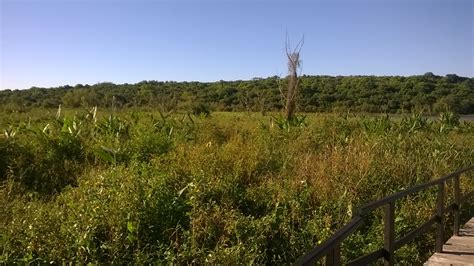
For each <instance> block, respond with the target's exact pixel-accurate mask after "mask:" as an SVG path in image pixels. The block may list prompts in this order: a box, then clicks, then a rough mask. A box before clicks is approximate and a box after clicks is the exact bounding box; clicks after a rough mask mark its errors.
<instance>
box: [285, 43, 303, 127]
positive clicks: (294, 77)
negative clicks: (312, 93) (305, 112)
mask: <svg viewBox="0 0 474 266" xmlns="http://www.w3.org/2000/svg"><path fill="white" fill-rule="evenodd" d="M303 44H304V36H303V37H302V38H301V40H300V42H299V43H298V44H297V45H296V47H295V48H294V49H291V47H290V40H289V37H288V34H286V41H285V52H286V56H287V58H288V90H287V92H286V97H285V98H286V104H285V117H286V119H287V120H291V119H292V118H293V116H294V114H295V110H296V100H297V97H298V93H299V91H298V69H299V68H300V66H301V61H300V51H301V48H302V47H303Z"/></svg>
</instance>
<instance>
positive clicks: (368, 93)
mask: <svg viewBox="0 0 474 266" xmlns="http://www.w3.org/2000/svg"><path fill="white" fill-rule="evenodd" d="M286 82H287V80H286V79H285V78H282V79H281V78H279V77H277V76H274V77H269V78H254V79H252V80H247V81H242V80H237V81H217V82H169V81H167V82H160V81H142V82H139V83H136V84H127V83H125V84H113V83H109V82H104V83H98V84H95V85H82V84H78V85H75V86H62V87H55V88H37V87H33V88H31V89H28V90H4V91H0V106H1V107H0V108H2V109H3V110H5V111H9V110H16V111H22V110H26V109H28V108H31V107H46V108H50V107H57V106H58V105H59V104H62V105H63V106H65V107H73V108H77V107H89V106H98V107H110V106H112V105H114V106H115V107H118V108H120V107H151V108H158V109H160V110H164V111H170V110H192V109H193V108H197V107H199V106H201V107H202V106H205V107H206V108H209V109H210V110H215V111H258V112H266V111H277V110H281V109H282V107H283V104H282V97H281V89H284V88H285V87H286ZM299 89H300V99H299V101H298V108H299V111H302V112H332V111H351V112H370V113H404V112H412V111H424V112H425V113H438V112H442V111H446V110H450V111H454V112H457V113H461V114H471V113H474V78H468V77H460V76H457V75H455V74H448V75H446V76H437V75H434V74H433V73H431V72H428V73H426V74H424V75H419V76H409V77H403V76H380V77H379V76H336V77H333V76H308V75H303V76H301V77H300V80H299Z"/></svg>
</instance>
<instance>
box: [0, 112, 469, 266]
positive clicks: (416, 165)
mask: <svg viewBox="0 0 474 266" xmlns="http://www.w3.org/2000/svg"><path fill="white" fill-rule="evenodd" d="M30 115H31V116H32V118H30V119H29V120H27V118H26V117H25V119H24V120H23V121H10V122H9V123H8V124H7V123H5V124H3V125H1V126H2V127H3V128H4V129H6V132H5V133H4V134H3V136H1V137H0V174H1V178H2V179H1V181H2V187H1V189H0V202H1V206H2V207H3V208H2V210H1V211H0V217H1V219H0V232H1V240H0V241H1V242H0V243H1V245H2V253H1V257H0V261H2V262H3V263H14V262H18V263H20V262H38V263H50V262H51V263H62V262H81V263H89V262H91V263H117V264H118V263H150V262H159V263H178V264H187V263H196V264H202V263H220V264H224V263H225V264H237V263H245V264H248V263H258V264H281V263H288V262H292V261H294V260H295V259H296V258H298V257H299V256H301V255H302V254H303V253H304V252H305V251H307V250H309V249H310V248H311V247H313V246H314V245H315V244H317V243H320V242H321V241H324V240H325V239H327V238H328V237H329V236H330V235H331V233H333V232H334V231H335V230H337V229H338V228H339V227H341V226H342V225H343V224H344V223H345V222H347V221H348V220H350V218H351V216H352V213H353V212H354V211H355V210H356V208H357V207H359V206H360V205H362V204H364V203H366V202H369V201H372V200H375V199H378V198H380V197H383V196H385V195H388V194H390V193H393V192H396V191H399V190H401V189H404V188H408V187H411V186H413V185H415V184H419V183H422V182H425V181H428V180H430V179H432V178H436V177H439V176H440V175H443V174H445V173H448V172H450V171H453V170H456V169H458V168H460V167H463V166H466V165H469V164H472V163H473V158H474V149H473V145H474V126H473V124H472V123H467V122H464V123H459V122H456V117H455V116H452V115H449V114H445V115H444V116H443V117H441V119H440V120H439V121H428V120H426V119H424V118H423V117H421V116H418V115H416V114H415V115H412V116H410V117H406V118H403V119H397V120H393V119H391V118H389V117H386V116H378V117H362V116H355V115H324V116H323V115H321V116H319V115H308V116H307V117H306V119H304V120H302V122H301V123H293V124H290V123H284V121H275V118H269V117H263V116H260V115H256V114H242V113H239V114H229V113H221V114H212V115H211V116H207V117H206V116H193V115H186V114H184V115H171V116H166V115H164V114H160V113H152V112H141V111H136V112H129V113H124V114H117V113H114V114H104V113H101V112H100V110H99V112H98V114H97V117H95V115H94V117H92V116H91V115H90V112H76V113H75V114H74V113H67V111H66V117H64V114H63V115H61V116H59V117H58V118H56V117H55V116H54V114H52V115H51V116H49V117H48V116H43V115H40V114H39V115H37V114H30ZM38 117H42V118H41V119H38ZM1 121H6V119H5V118H3V120H1ZM28 121H29V122H28ZM32 121H33V122H32ZM303 122H304V123H303ZM471 177H472V175H471ZM467 180H468V179H465V181H464V182H465V184H464V185H465V186H464V187H466V188H473V187H474V186H473V184H472V182H468V181H467ZM434 201H435V194H434V192H433V191H431V192H430V191H428V192H425V193H421V194H419V195H416V196H412V197H410V198H407V199H406V200H404V201H403V202H400V203H399V204H398V205H397V212H396V213H397V219H396V224H397V230H398V231H397V234H399V235H400V234H402V233H404V232H405V233H406V232H408V231H409V230H410V229H413V228H414V227H415V226H416V225H417V224H420V223H421V222H422V221H423V219H425V218H427V217H429V216H430V215H431V214H432V211H433V206H434ZM371 218H372V219H368V222H367V223H366V224H365V225H364V226H363V228H362V229H361V230H359V231H357V232H356V233H355V234H354V235H353V236H351V237H350V238H349V239H348V240H347V241H345V242H344V244H343V254H344V260H348V259H351V258H354V257H355V256H358V255H361V254H363V253H364V252H368V251H371V250H376V249H377V248H379V247H380V245H381V243H382V242H381V241H382V239H381V235H382V234H381V232H382V223H381V213H378V212H375V213H373V214H372V217H371ZM431 238H432V236H430V235H427V236H425V237H424V238H422V239H418V240H417V241H415V242H413V243H411V244H410V245H408V246H406V247H404V248H403V249H401V250H400V251H399V252H398V254H397V256H398V258H399V262H400V263H405V262H421V261H423V260H424V259H425V258H426V254H427V252H429V247H430V245H427V244H426V243H425V242H426V241H428V243H429V241H430V239H431Z"/></svg>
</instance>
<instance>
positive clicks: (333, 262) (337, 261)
mask: <svg viewBox="0 0 474 266" xmlns="http://www.w3.org/2000/svg"><path fill="white" fill-rule="evenodd" d="M326 265H327V266H338V265H341V244H339V245H337V246H335V247H334V249H333V250H331V252H329V254H328V255H327V256H326Z"/></svg>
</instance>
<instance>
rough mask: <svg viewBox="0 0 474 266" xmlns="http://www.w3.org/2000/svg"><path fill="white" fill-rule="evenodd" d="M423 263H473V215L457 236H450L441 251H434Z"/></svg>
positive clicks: (431, 264)
mask: <svg viewBox="0 0 474 266" xmlns="http://www.w3.org/2000/svg"><path fill="white" fill-rule="evenodd" d="M424 265H427V266H434V265H474V217H473V218H471V220H469V221H468V222H467V223H466V224H465V225H464V226H463V228H462V229H460V230H459V236H452V237H451V238H450V239H449V240H448V241H447V242H446V243H445V244H444V245H443V252H442V253H435V254H433V256H431V257H430V259H429V260H428V261H427V262H425V264H424Z"/></svg>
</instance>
